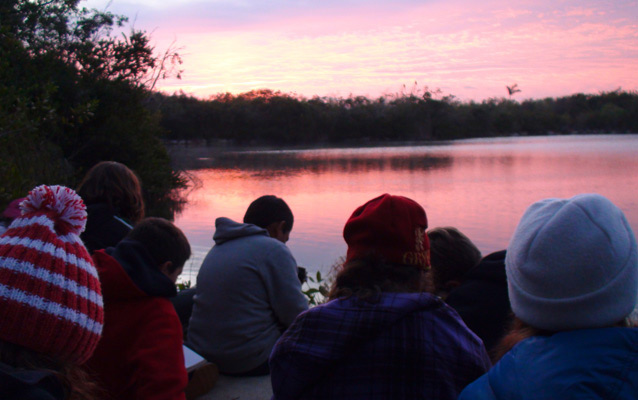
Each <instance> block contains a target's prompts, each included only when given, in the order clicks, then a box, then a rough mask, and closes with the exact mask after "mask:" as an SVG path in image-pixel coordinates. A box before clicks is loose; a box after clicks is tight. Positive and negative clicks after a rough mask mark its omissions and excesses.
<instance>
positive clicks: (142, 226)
mask: <svg viewBox="0 0 638 400" xmlns="http://www.w3.org/2000/svg"><path fill="white" fill-rule="evenodd" d="M126 237H127V239H131V240H135V241H137V242H140V243H141V244H142V245H143V246H144V247H145V248H146V250H148V252H149V253H150V254H151V257H153V259H154V260H155V262H156V263H157V266H159V265H161V264H164V263H165V262H166V261H170V262H171V263H172V265H171V268H169V272H174V271H175V270H176V269H178V268H181V267H183V266H184V264H185V263H186V260H188V259H189V257H190V256H191V246H190V244H189V243H188V239H186V236H185V235H184V232H182V231H181V230H180V229H179V228H178V227H176V226H175V225H174V224H173V223H172V222H170V221H168V220H165V219H164V218H155V217H150V218H145V219H143V220H142V221H141V222H140V223H138V224H137V225H135V227H134V228H133V230H132V231H131V232H129V234H128V235H127V236H126Z"/></svg>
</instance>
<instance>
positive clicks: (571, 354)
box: [459, 328, 638, 400]
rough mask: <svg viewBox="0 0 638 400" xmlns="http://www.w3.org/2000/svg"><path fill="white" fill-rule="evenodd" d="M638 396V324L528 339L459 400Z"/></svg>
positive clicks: (622, 399) (614, 399) (603, 399)
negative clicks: (637, 325)
mask: <svg viewBox="0 0 638 400" xmlns="http://www.w3.org/2000/svg"><path fill="white" fill-rule="evenodd" d="M554 399H557V400H558V399H560V400H581V399H587V400H592V399H600V400H630V399H631V400H635V399H638V328H600V329H578V330H574V331H566V332H559V333H556V334H554V335H551V336H535V337H532V338H529V339H526V340H524V341H522V342H520V343H519V344H517V345H516V346H514V348H513V349H512V350H510V351H509V352H508V353H507V354H505V355H504V356H503V358H502V359H501V360H500V361H499V362H498V363H497V364H496V365H494V368H492V369H491V370H490V371H489V372H488V373H487V374H485V375H483V376H482V377H481V378H479V379H478V380H477V381H476V382H473V383H472V384H471V385H469V386H468V387H467V388H465V390H463V392H462V393H461V396H460V397H459V400H554Z"/></svg>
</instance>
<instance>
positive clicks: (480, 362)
mask: <svg viewBox="0 0 638 400" xmlns="http://www.w3.org/2000/svg"><path fill="white" fill-rule="evenodd" d="M270 368H271V378H272V386H273V392H274V396H273V399H276V400H287V399H322V400H323V399H350V400H352V399H354V400H356V399H436V400H446V399H449V400H455V399H456V398H457V396H458V395H459V393H460V392H461V390H462V389H463V388H464V387H465V386H466V385H468V384H469V383H470V382H472V381H474V380H475V379H477V378H478V377H479V376H481V375H482V374H484V373H485V372H486V371H487V370H488V369H489V368H490V361H489V357H488V355H487V352H486V351H485V348H484V347H483V343H482V342H481V340H480V339H479V338H478V337H477V336H476V335H474V334H473V333H472V332H470V330H469V329H468V328H467V327H466V326H465V324H464V323H463V322H462V321H461V318H460V317H459V316H458V314H457V313H456V312H455V311H454V310H453V309H452V308H450V307H448V306H447V305H445V304H444V303H443V301H442V300H440V299H439V298H438V297H435V296H433V295H431V294H427V293H384V294H382V295H381V296H380V298H379V299H378V301H375V302H367V301H362V300H358V299H356V298H349V299H337V300H333V301H331V302H329V303H326V304H323V305H320V306H317V307H314V308H312V309H310V310H308V311H305V312H303V313H301V314H300V315H299V316H298V317H297V319H296V320H295V322H294V323H293V324H292V325H291V326H290V327H289V328H288V330H286V332H284V334H283V335H282V336H281V338H280V339H279V341H278V342H277V344H276V345H275V347H274V349H273V352H272V354H271V356H270Z"/></svg>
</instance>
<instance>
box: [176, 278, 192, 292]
mask: <svg viewBox="0 0 638 400" xmlns="http://www.w3.org/2000/svg"><path fill="white" fill-rule="evenodd" d="M175 287H176V288H177V291H178V292H181V291H182V290H186V289H190V288H191V281H183V282H177V283H176V284H175Z"/></svg>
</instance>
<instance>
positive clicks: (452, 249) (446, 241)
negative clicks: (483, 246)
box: [427, 227, 481, 300]
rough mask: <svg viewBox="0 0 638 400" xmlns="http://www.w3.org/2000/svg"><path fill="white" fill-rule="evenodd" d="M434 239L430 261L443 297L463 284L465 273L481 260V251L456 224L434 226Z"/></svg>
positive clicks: (439, 293) (437, 292)
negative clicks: (454, 225) (451, 225)
mask: <svg viewBox="0 0 638 400" xmlns="http://www.w3.org/2000/svg"><path fill="white" fill-rule="evenodd" d="M427 235H428V238H429V239H430V262H431V263H432V269H431V271H432V283H433V284H434V292H435V293H436V294H437V295H438V296H439V297H441V298H442V299H443V300H445V298H446V297H447V295H448V293H450V291H451V290H452V289H454V288H455V287H457V286H459V285H460V284H461V280H462V279H463V275H465V274H466V273H467V272H468V271H469V270H471V269H472V268H474V267H475V266H476V265H477V264H478V263H479V261H481V251H480V250H479V249H478V248H477V247H476V245H475V244H474V243H472V241H471V240H470V238H468V237H467V236H465V235H464V234H463V233H462V232H461V231H459V230H458V229H456V228H454V227H441V228H433V229H430V230H429V231H428V232H427Z"/></svg>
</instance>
